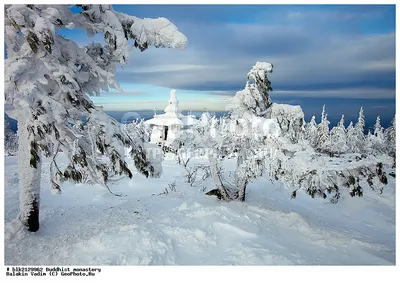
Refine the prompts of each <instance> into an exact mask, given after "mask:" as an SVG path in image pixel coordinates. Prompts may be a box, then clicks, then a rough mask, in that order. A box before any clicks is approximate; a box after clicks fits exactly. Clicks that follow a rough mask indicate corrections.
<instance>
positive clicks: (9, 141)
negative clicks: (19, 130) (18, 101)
mask: <svg viewBox="0 0 400 283" xmlns="http://www.w3.org/2000/svg"><path fill="white" fill-rule="evenodd" d="M17 152H18V136H17V134H16V133H14V132H13V131H12V130H11V128H10V122H9V121H8V120H7V119H4V154H5V155H17Z"/></svg>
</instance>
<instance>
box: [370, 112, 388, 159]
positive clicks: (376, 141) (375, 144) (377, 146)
mask: <svg viewBox="0 0 400 283" xmlns="http://www.w3.org/2000/svg"><path fill="white" fill-rule="evenodd" d="M384 139H385V134H384V129H383V127H382V126H381V119H380V117H379V116H378V117H376V122H375V125H374V134H373V135H371V137H370V143H371V147H372V150H373V151H374V152H375V153H376V154H380V153H383V152H384V151H385V150H384V142H385V140H384Z"/></svg>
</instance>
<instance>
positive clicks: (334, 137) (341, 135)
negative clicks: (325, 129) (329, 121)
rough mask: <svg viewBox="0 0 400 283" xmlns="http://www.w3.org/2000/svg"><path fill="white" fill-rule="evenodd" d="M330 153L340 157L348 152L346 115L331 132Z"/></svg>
mask: <svg viewBox="0 0 400 283" xmlns="http://www.w3.org/2000/svg"><path fill="white" fill-rule="evenodd" d="M329 138H330V148H329V151H330V153H332V154H334V155H340V154H343V153H345V152H347V141H346V128H345V126H344V115H342V118H341V119H340V121H339V122H338V124H337V126H335V127H333V128H332V130H331V132H330V137H329Z"/></svg>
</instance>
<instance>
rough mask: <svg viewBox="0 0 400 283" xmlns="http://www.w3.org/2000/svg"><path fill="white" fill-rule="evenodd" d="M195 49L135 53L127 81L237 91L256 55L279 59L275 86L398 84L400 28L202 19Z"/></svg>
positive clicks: (123, 78) (124, 74)
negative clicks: (322, 29)
mask: <svg viewBox="0 0 400 283" xmlns="http://www.w3.org/2000/svg"><path fill="white" fill-rule="evenodd" d="M187 36H188V38H189V45H188V49H187V50H185V51H178V50H171V49H150V50H147V51H145V52H143V53H139V52H138V51H137V50H134V51H133V52H132V56H131V60H132V65H130V66H127V67H124V71H119V72H117V79H119V80H120V82H128V81H129V82H132V83H144V84H150V85H156V86H164V87H168V88H178V89H190V90H202V91H216V90H218V91H231V92H232V94H234V93H235V92H236V91H238V90H240V89H241V88H243V86H244V84H245V79H246V75H247V72H248V71H249V69H250V68H251V67H252V65H254V63H255V62H256V61H269V62H271V63H273V64H274V67H275V69H274V73H273V74H271V75H270V78H271V80H272V85H273V88H274V89H275V90H277V91H278V90H288V89H290V90H298V91H301V90H307V89H315V90H329V89H340V88H349V87H352V88H355V87H378V88H385V89H393V90H394V83H395V57H394V54H395V34H394V32H391V33H386V34H359V35H351V36H350V35H346V34H344V35H342V34H340V35H337V34H333V35H330V34H322V33H314V34H310V33H309V32H308V31H307V30H305V29H303V28H302V27H291V26H289V27H285V26H264V25H260V24H253V25H251V24H234V25H232V24H228V25H223V24H221V25H217V26H212V25H206V24H203V25H196V27H193V31H192V32H189V33H188V34H187Z"/></svg>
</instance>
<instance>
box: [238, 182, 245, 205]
mask: <svg viewBox="0 0 400 283" xmlns="http://www.w3.org/2000/svg"><path fill="white" fill-rule="evenodd" d="M237 186H238V190H239V193H238V200H240V201H245V200H246V188H247V180H240V181H239V182H238V183H237Z"/></svg>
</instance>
